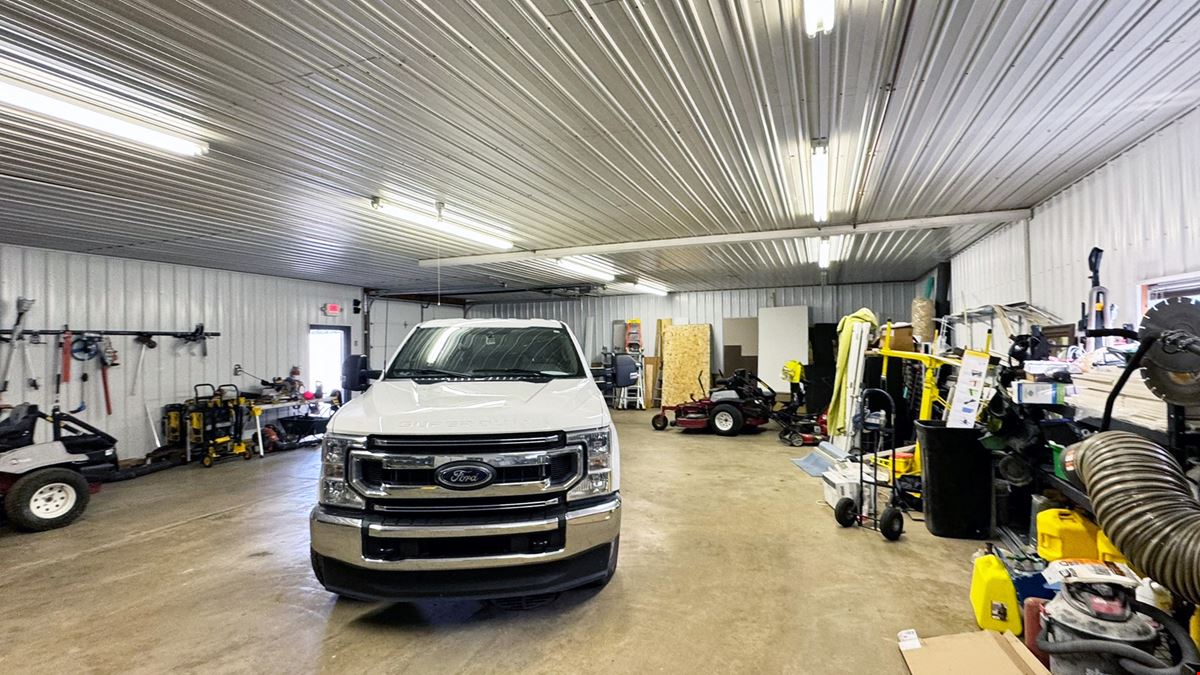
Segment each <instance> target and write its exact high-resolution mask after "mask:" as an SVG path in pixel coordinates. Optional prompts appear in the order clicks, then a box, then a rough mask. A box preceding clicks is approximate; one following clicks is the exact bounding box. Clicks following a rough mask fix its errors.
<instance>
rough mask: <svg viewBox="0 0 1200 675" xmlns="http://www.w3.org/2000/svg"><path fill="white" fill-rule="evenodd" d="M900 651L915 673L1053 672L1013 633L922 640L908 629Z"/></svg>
mask: <svg viewBox="0 0 1200 675" xmlns="http://www.w3.org/2000/svg"><path fill="white" fill-rule="evenodd" d="M900 654H901V655H902V656H903V657H904V663H905V664H906V665H907V666H908V672H910V673H912V675H954V674H955V673H963V674H964V675H1050V671H1049V670H1047V669H1046V667H1045V666H1043V665H1042V663H1041V661H1038V659H1037V657H1036V656H1034V655H1033V653H1032V652H1030V651H1029V650H1028V649H1027V648H1026V647H1025V645H1024V644H1023V643H1022V642H1021V641H1020V640H1019V639H1018V638H1017V637H1016V636H1015V635H1013V634H1012V633H1004V634H1003V635H1001V634H1000V633H994V632H992V631H987V630H983V631H978V632H973V633H958V634H956V635H943V636H940V637H934V638H929V639H928V640H921V639H918V638H917V637H916V634H915V633H913V632H912V631H904V632H903V633H901V634H900Z"/></svg>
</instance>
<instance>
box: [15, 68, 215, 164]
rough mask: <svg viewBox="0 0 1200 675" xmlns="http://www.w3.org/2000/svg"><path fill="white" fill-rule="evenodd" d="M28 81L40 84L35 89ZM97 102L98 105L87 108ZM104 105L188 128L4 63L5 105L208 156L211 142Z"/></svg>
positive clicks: (87, 89) (169, 149)
mask: <svg viewBox="0 0 1200 675" xmlns="http://www.w3.org/2000/svg"><path fill="white" fill-rule="evenodd" d="M10 74H16V75H19V76H20V77H12V76H10ZM26 80H31V81H33V82H36V83H38V84H37V85H35V84H30V83H29V82H27V81H26ZM60 92H61V93H60ZM75 99H79V100H75ZM91 101H94V102H96V104H97V105H91V104H89V103H87V102H91ZM100 104H103V105H105V106H116V107H119V108H121V109H124V110H126V111H128V112H130V113H134V114H140V115H146V114H147V113H149V114H150V115H152V116H153V117H156V118H159V119H164V120H166V121H171V122H174V123H175V126H185V123H184V122H182V121H181V120H173V119H172V118H168V117H166V116H165V115H162V114H161V113H158V112H157V111H155V110H153V109H150V108H146V106H143V105H140V104H138V103H134V102H132V101H126V100H124V99H120V98H117V97H114V96H112V95H111V94H108V93H106V92H103V91H100V90H97V89H93V88H91V87H87V86H84V85H80V84H78V83H73V82H71V81H69V80H65V79H64V78H60V77H57V76H55V75H52V74H50V73H44V72H41V71H38V70H36V69H33V68H29V67H28V66H24V65H22V64H20V63H17V62H15V61H9V60H8V59H2V58H0V106H7V107H11V108H16V109H18V110H21V111H24V112H27V113H33V114H34V115H38V116H40V117H49V118H52V119H56V120H61V121H63V122H67V123H68V124H73V125H75V126H80V127H84V128H86V129H91V130H93V131H99V132H101V133H105V134H108V135H110V136H116V137H118V138H123V139H125V140H127V141H133V142H134V143H140V144H142V145H148V146H150V147H153V148H158V149H159V150H166V151H167V152H173V153H176V154H180V155H192V156H196V155H203V154H205V153H207V152H208V144H207V143H204V142H202V141H197V140H194V139H191V138H187V137H185V136H181V135H178V134H173V133H170V132H168V131H165V130H163V129H161V128H158V127H155V126H151V125H148V124H143V123H140V122H137V121H135V120H134V118H133V117H127V116H125V115H122V114H118V113H114V112H110V111H108V110H106V109H105V108H104V107H102V106H101V105H100Z"/></svg>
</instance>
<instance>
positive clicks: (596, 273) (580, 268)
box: [558, 258, 617, 282]
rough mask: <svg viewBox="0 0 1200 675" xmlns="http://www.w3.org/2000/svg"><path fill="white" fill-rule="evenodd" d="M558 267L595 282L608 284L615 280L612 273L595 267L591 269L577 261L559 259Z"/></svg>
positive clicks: (615, 276)
mask: <svg viewBox="0 0 1200 675" xmlns="http://www.w3.org/2000/svg"><path fill="white" fill-rule="evenodd" d="M558 266H559V267H561V268H562V269H564V270H566V271H568V272H573V273H575V274H578V275H580V276H584V277H588V278H589V279H595V280H597V281H605V282H608V281H613V280H614V279H616V278H617V275H615V274H613V273H612V272H608V271H605V270H601V269H596V268H595V267H591V266H589V265H586V264H583V263H580V262H579V261H577V260H571V259H569V258H559V259H558Z"/></svg>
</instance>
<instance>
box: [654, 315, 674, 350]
mask: <svg viewBox="0 0 1200 675" xmlns="http://www.w3.org/2000/svg"><path fill="white" fill-rule="evenodd" d="M673 323H674V322H673V321H671V320H670V319H659V320H658V321H655V322H654V355H655V356H662V355H663V331H665V330H666V328H667V326H670V325H672V324H673Z"/></svg>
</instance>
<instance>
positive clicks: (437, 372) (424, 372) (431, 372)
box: [388, 368, 471, 378]
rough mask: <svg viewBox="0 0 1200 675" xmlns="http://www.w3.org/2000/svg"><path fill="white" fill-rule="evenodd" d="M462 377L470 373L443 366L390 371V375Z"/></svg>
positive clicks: (467, 376) (466, 376)
mask: <svg viewBox="0 0 1200 675" xmlns="http://www.w3.org/2000/svg"><path fill="white" fill-rule="evenodd" d="M428 376H434V377H461V378H469V377H471V374H470V373H460V372H458V371H456V370H443V369H441V368H404V369H403V370H398V371H393V372H391V373H388V377H428Z"/></svg>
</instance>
